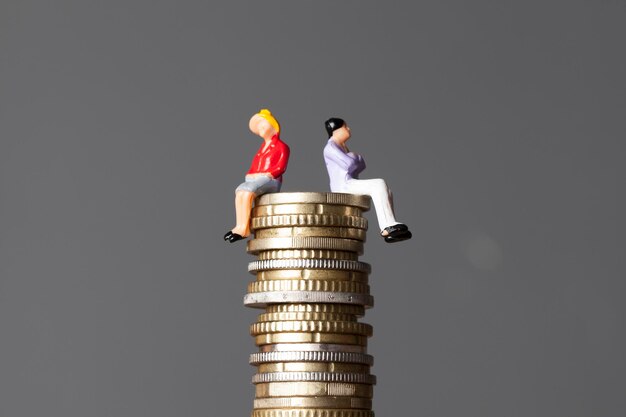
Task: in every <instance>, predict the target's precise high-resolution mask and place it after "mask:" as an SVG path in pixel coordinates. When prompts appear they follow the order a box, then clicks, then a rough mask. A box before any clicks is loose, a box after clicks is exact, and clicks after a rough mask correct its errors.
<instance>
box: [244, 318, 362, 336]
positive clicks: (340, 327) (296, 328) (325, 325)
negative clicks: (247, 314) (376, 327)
mask: <svg viewBox="0 0 626 417" xmlns="http://www.w3.org/2000/svg"><path fill="white" fill-rule="evenodd" d="M287 332H315V333H337V334H344V333H346V334H358V335H361V336H371V335H372V326H371V325H369V324H366V323H359V322H355V321H314V320H310V321H266V322H261V323H254V324H252V325H251V326H250V334H251V335H252V336H257V335H260V334H266V333H287Z"/></svg>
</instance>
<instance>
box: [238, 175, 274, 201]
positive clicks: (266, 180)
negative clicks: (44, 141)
mask: <svg viewBox="0 0 626 417" xmlns="http://www.w3.org/2000/svg"><path fill="white" fill-rule="evenodd" d="M281 185H282V183H281V182H280V181H278V180H276V179H274V178H270V177H266V176H265V175H263V176H259V177H254V178H253V177H248V176H246V181H245V182H242V183H241V184H239V187H237V189H236V190H235V192H237V191H250V192H251V193H254V195H255V196H257V197H258V196H260V195H263V194H267V193H277V192H279V191H280V186H281Z"/></svg>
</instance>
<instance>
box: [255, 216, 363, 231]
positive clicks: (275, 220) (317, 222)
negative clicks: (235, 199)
mask: <svg viewBox="0 0 626 417" xmlns="http://www.w3.org/2000/svg"><path fill="white" fill-rule="evenodd" d="M288 226H339V227H341V226H343V227H356V228H357V229H364V230H367V219H366V218H365V217H359V216H340V215H337V214H283V215H279V216H262V217H254V218H253V219H252V224H251V229H252V230H258V229H266V228H270V227H288Z"/></svg>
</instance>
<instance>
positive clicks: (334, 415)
mask: <svg viewBox="0 0 626 417" xmlns="http://www.w3.org/2000/svg"><path fill="white" fill-rule="evenodd" d="M251 417H374V412H373V411H371V410H359V409H356V408H354V409H350V410H345V409H341V408H336V409H326V408H296V409H284V408H280V409H272V408H267V409H258V410H253V411H252V416H251Z"/></svg>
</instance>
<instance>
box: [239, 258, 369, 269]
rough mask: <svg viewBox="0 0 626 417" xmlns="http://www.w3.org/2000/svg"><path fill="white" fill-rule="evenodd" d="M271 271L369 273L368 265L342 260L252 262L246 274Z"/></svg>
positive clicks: (267, 260)
mask: <svg viewBox="0 0 626 417" xmlns="http://www.w3.org/2000/svg"><path fill="white" fill-rule="evenodd" d="M272 269H339V270H342V271H356V272H366V273H370V272H371V270H372V267H371V266H370V264H368V263H365V262H359V261H348V260H344V259H297V258H296V259H266V260H263V261H252V262H250V263H249V264H248V272H251V273H255V272H257V271H267V270H272Z"/></svg>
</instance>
